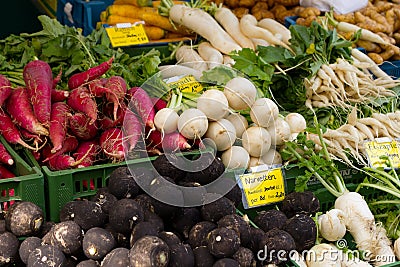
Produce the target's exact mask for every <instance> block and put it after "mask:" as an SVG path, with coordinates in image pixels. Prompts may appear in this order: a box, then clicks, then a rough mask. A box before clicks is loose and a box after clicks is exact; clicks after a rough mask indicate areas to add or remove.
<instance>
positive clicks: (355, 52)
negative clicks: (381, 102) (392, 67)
mask: <svg viewBox="0 0 400 267" xmlns="http://www.w3.org/2000/svg"><path fill="white" fill-rule="evenodd" d="M351 55H352V56H353V57H354V58H356V59H358V60H359V61H361V62H368V63H370V64H371V67H370V68H369V70H370V71H371V72H372V73H373V74H374V75H375V76H376V77H378V78H385V79H390V80H392V78H391V77H390V76H389V75H388V74H387V73H386V72H384V71H383V70H382V69H381V68H379V66H378V65H377V64H376V63H375V62H374V61H373V60H372V59H371V58H370V57H368V56H367V55H366V54H364V53H363V52H361V51H360V50H358V49H356V48H353V49H351Z"/></svg>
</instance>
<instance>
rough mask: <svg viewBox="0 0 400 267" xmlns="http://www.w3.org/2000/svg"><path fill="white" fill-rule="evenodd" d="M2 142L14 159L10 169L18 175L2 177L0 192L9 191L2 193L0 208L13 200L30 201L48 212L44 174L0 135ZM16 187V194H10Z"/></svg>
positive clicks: (8, 204) (7, 205)
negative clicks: (3, 194)
mask: <svg viewBox="0 0 400 267" xmlns="http://www.w3.org/2000/svg"><path fill="white" fill-rule="evenodd" d="M0 142H1V143H2V144H3V145H4V146H5V148H6V149H7V151H8V152H9V153H10V155H11V156H12V158H13V159H14V164H13V166H10V170H11V171H12V172H13V173H14V174H15V175H16V177H14V178H8V179H0V192H3V190H5V192H7V194H6V195H5V196H1V195H0V210H3V209H4V208H5V207H9V206H10V204H11V203H12V201H16V200H23V201H30V202H33V203H35V204H36V205H38V206H39V207H40V208H41V209H42V210H43V212H44V214H45V212H46V202H45V192H44V176H43V174H42V172H41V171H40V169H39V168H38V167H37V166H34V165H30V164H28V163H27V162H26V161H25V160H24V159H23V158H22V157H21V156H20V155H19V154H18V153H17V152H16V151H15V150H14V149H13V148H12V147H11V146H10V145H9V144H8V143H7V142H6V141H5V140H4V138H3V137H2V136H0ZM10 189H14V195H13V196H10V195H9V194H8V192H9V190H10Z"/></svg>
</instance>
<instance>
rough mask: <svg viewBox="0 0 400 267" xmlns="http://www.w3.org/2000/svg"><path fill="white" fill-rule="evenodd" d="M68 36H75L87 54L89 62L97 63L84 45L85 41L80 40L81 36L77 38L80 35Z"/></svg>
mask: <svg viewBox="0 0 400 267" xmlns="http://www.w3.org/2000/svg"><path fill="white" fill-rule="evenodd" d="M69 36H71V37H72V38H75V39H76V40H78V42H79V43H81V45H82V47H83V49H84V50H85V52H86V54H87V55H88V56H89V59H90V62H91V63H92V65H93V66H95V65H96V64H97V63H96V60H95V59H94V57H93V55H92V53H90V51H89V48H88V47H87V46H86V45H85V43H84V42H83V41H82V40H81V38H79V36H80V35H79V36H76V35H69Z"/></svg>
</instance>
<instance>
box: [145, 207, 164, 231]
mask: <svg viewBox="0 0 400 267" xmlns="http://www.w3.org/2000/svg"><path fill="white" fill-rule="evenodd" d="M144 221H145V222H149V223H151V224H152V225H153V226H154V227H156V228H157V229H158V231H162V230H164V221H163V219H162V218H161V217H160V216H158V215H157V214H155V213H154V212H152V211H149V210H145V211H144Z"/></svg>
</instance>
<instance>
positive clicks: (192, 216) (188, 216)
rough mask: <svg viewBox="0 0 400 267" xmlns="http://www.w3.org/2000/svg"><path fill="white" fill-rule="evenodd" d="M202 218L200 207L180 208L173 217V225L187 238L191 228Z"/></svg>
mask: <svg viewBox="0 0 400 267" xmlns="http://www.w3.org/2000/svg"><path fill="white" fill-rule="evenodd" d="M201 220H202V219H201V213H200V210H199V209H198V208H180V209H179V210H178V211H177V212H176V213H175V214H174V216H173V217H172V220H171V225H172V227H174V229H175V230H176V231H177V232H178V233H180V234H181V235H182V236H183V238H184V239H187V238H188V237H189V231H190V229H192V227H193V226H194V225H195V224H196V223H198V222H200V221H201Z"/></svg>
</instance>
